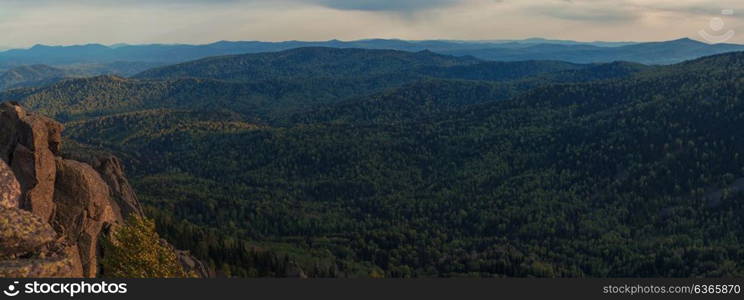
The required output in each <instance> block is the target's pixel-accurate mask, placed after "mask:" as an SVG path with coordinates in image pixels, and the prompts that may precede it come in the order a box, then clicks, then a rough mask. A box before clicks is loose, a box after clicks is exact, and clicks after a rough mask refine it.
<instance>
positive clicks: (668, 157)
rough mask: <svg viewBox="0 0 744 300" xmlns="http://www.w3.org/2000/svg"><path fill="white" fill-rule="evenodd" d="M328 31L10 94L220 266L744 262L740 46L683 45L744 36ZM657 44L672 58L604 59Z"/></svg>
mask: <svg viewBox="0 0 744 300" xmlns="http://www.w3.org/2000/svg"><path fill="white" fill-rule="evenodd" d="M335 43H342V42H335ZM438 43H453V42H438ZM505 44H508V43H505ZM221 45H222V46H223V47H224V48H229V46H231V45H233V46H234V44H232V43H227V44H225V43H222V44H221ZM270 45H273V44H270ZM264 46H265V45H264ZM320 46H322V45H313V47H301V48H294V47H290V48H291V49H276V51H269V52H267V53H244V52H246V51H243V52H241V53H229V54H230V55H226V56H217V57H209V58H199V59H197V60H195V61H189V62H179V63H177V64H173V65H167V66H158V67H155V68H151V69H148V70H144V71H142V72H138V73H137V74H136V75H133V76H131V78H125V77H120V76H111V75H105V76H95V77H86V78H67V79H63V80H60V81H57V82H55V83H51V84H47V85H43V86H35V87H26V88H16V89H10V90H6V91H4V92H2V93H0V101H14V102H17V103H20V104H21V105H23V106H25V107H27V108H29V109H32V110H34V111H38V112H41V113H44V114H46V115H49V116H52V117H54V118H56V119H58V120H60V121H62V122H63V123H64V125H65V127H66V130H65V136H64V138H65V143H64V144H63V147H64V148H63V149H62V152H63V154H65V155H70V156H79V155H80V153H86V152H89V151H90V152H108V153H113V154H116V155H117V156H119V157H121V159H122V161H123V163H124V165H125V166H126V168H127V172H128V173H129V174H130V175H131V178H130V179H131V181H132V185H133V187H134V189H135V190H136V191H137V192H138V195H139V196H140V198H141V201H142V203H143V205H144V206H145V210H146V211H147V214H148V215H150V216H153V217H154V218H155V219H156V221H157V226H158V230H159V232H160V234H161V235H163V236H164V237H166V238H167V239H168V240H169V241H171V242H172V243H173V244H174V245H175V246H176V247H178V248H182V249H188V250H191V251H192V253H193V254H194V255H196V256H197V257H199V258H201V259H202V260H203V261H205V262H206V264H207V265H208V266H210V268H213V269H215V270H217V273H218V274H220V275H221V276H238V277H256V276H286V274H290V273H296V272H292V271H296V270H297V269H299V270H301V272H302V273H303V274H304V275H306V276H310V277H378V276H386V277H433V276H440V277H460V276H482V277H499V276H516V277H697V276H700V277H720V276H741V275H742V274H744V265H742V263H741V262H742V261H744V260H743V259H744V252H743V251H741V247H740V242H739V241H738V239H739V238H738V236H739V235H740V233H741V232H740V231H741V228H742V225H744V218H742V217H741V216H744V206H743V205H742V203H744V202H742V201H741V200H742V199H744V198H742V194H741V191H742V189H741V186H740V184H738V183H740V182H741V180H742V178H744V158H742V156H741V153H743V152H744V141H743V140H741V139H739V138H737V136H736V135H735V134H732V132H731V128H740V127H742V126H744V115H742V113H741V112H742V111H744V102H742V99H744V97H743V96H744V95H743V94H742V92H744V90H743V89H742V86H744V81H742V78H744V73H743V72H744V71H742V70H744V52H731V53H724V54H715V55H712V56H706V57H701V58H695V59H691V60H688V59H690V58H692V57H686V56H687V55H693V52H695V51H694V50H691V49H698V50H700V51H703V50H704V51H703V52H700V53H697V54H694V55H693V56H695V55H701V53H710V54H714V53H715V52H717V51H728V50H732V49H736V47H738V46H736V45H705V44H703V45H700V43H698V42H694V41H691V40H679V41H673V42H662V43H649V44H631V45H609V46H608V45H570V44H569V45H566V44H561V45H552V46H544V44H539V43H538V44H537V45H531V46H523V47H526V48H524V49H521V50H522V52H523V53H526V54H525V55H531V54H529V53H531V52H530V51H531V50H528V49H529V48H532V47H537V48H538V49H544V48H550V49H564V50H565V49H566V47H568V48H571V49H580V51H579V52H576V53H584V54H585V55H584V56H587V55H588V54H586V53H598V52H593V51H599V50H597V49H595V48H601V50H602V51H603V52H602V53H604V54H596V56H594V55H590V56H589V57H590V58H586V57H585V58H582V59H578V58H577V59H576V60H577V61H559V60H556V59H558V58H560V57H551V58H550V59H549V60H528V61H489V60H487V59H482V58H478V57H475V56H471V55H469V54H463V55H462V56H459V55H447V54H442V53H439V52H446V51H441V50H440V51H435V50H431V49H429V50H426V49H414V51H401V50H395V49H386V50H382V49H358V48H357V47H352V48H347V47H335V48H334V47H320ZM126 47H127V46H118V47H116V49H122V48H126ZM135 47H136V46H135ZM153 47H161V46H153ZM168 47H170V46H168ZM173 47H181V46H173ZM508 47H511V46H505V47H502V48H500V49H502V50H503V49H507V48H508ZM197 48H198V47H197ZM199 49H204V48H199ZM662 49H666V50H662ZM680 49H687V50H680ZM701 49H703V50H701ZM104 50H105V49H104ZM450 50H451V49H450ZM502 50H499V51H502ZM512 50H513V49H512ZM512 50H509V51H512ZM564 50H561V51H564ZM105 51H108V50H105ZM241 51H242V50H241ZM452 51H454V50H452ZM462 51H480V50H478V48H470V49H468V50H462ZM503 51H506V50H503ZM551 51H552V50H551ZM577 51H578V50H577ZM581 51H584V52H581ZM587 51H588V52H587ZM664 51H666V55H663V54H664V53H665V52H664ZM705 51H712V52H705ZM247 52H250V51H247ZM503 53H507V52H503ZM510 53H516V52H510ZM633 53H635V54H633ZM223 54H227V53H223ZM641 54H642V55H643V56H644V57H645V59H648V60H655V61H656V62H655V63H664V65H653V64H641V63H638V61H642V62H648V61H643V60H640V59H628V60H629V61H615V59H610V60H607V62H594V61H593V60H594V59H598V60H599V61H603V58H602V57H610V56H612V55H614V56H621V55H624V56H623V57H625V58H632V57H637V56H634V55H641ZM603 55H608V56H603ZM577 57H578V56H577ZM600 58H602V59H600ZM584 59H589V60H592V62H589V63H583V62H584ZM680 60H685V61H684V62H679V63H674V64H668V65H667V64H666V63H671V62H674V61H680ZM31 73H33V72H31ZM29 78H34V76H29Z"/></svg>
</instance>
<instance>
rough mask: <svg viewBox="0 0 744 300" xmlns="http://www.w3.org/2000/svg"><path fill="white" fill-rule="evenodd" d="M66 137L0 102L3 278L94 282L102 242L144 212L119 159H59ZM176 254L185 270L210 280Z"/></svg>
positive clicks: (37, 117) (52, 123) (43, 120)
mask: <svg viewBox="0 0 744 300" xmlns="http://www.w3.org/2000/svg"><path fill="white" fill-rule="evenodd" d="M61 134H62V125H61V124H59V123H57V122H56V121H54V120H51V119H49V118H46V117H44V116H41V115H38V114H35V113H30V112H28V111H26V110H25V109H24V108H22V107H21V106H19V105H18V104H15V103H2V104H0V277H16V278H18V277H44V278H49V277H96V276H97V275H99V270H100V266H99V265H98V261H99V258H100V256H101V255H102V254H104V253H103V252H102V249H101V246H100V245H101V243H100V241H101V240H102V239H104V238H105V237H106V236H107V235H108V234H109V233H110V232H111V228H115V227H116V226H119V225H120V224H123V222H124V220H125V219H126V218H127V217H128V216H132V215H137V216H143V215H144V213H143V210H142V207H141V205H140V203H139V200H138V199H137V196H136V194H135V193H134V189H132V186H131V185H130V184H129V182H128V181H127V179H126V177H125V176H124V171H123V168H122V166H121V162H120V161H119V159H117V158H116V157H114V156H111V155H98V154H95V155H92V156H91V155H87V156H84V155H82V154H71V155H66V157H62V156H61V153H60V150H61V148H60V147H61V145H62V138H61ZM174 251H176V254H177V255H178V257H179V259H180V261H181V263H182V265H183V266H184V268H185V269H186V271H187V272H191V273H193V274H197V275H199V276H201V277H208V276H209V275H210V274H209V272H208V270H207V268H206V267H205V266H204V264H203V263H201V262H200V261H199V260H198V259H196V258H195V257H193V256H192V255H191V254H189V253H188V252H185V251H177V250H175V248H174Z"/></svg>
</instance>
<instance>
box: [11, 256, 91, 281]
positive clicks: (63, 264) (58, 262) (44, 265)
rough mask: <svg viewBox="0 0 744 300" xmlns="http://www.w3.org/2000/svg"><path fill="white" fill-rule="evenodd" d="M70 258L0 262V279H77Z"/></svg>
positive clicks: (73, 264)
mask: <svg viewBox="0 0 744 300" xmlns="http://www.w3.org/2000/svg"><path fill="white" fill-rule="evenodd" d="M75 268H76V267H75V263H74V261H73V258H71V257H64V256H62V257H52V258H34V259H16V260H6V261H0V277H1V278H78V277H80V276H76V273H75V272H76V271H75Z"/></svg>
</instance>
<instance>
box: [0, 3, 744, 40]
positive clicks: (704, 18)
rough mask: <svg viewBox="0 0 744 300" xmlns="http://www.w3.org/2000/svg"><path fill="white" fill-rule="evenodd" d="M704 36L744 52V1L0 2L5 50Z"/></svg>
mask: <svg viewBox="0 0 744 300" xmlns="http://www.w3.org/2000/svg"><path fill="white" fill-rule="evenodd" d="M724 10H727V11H724ZM732 12H733V14H731V13H732ZM724 13H725V14H724ZM701 30H706V32H707V33H708V35H709V36H713V37H719V36H726V37H728V36H729V35H730V33H729V31H731V32H733V33H734V34H733V35H731V38H729V39H727V40H726V41H727V42H732V43H740V44H744V1H742V0H718V1H712V0H64V1H60V0H0V32H2V34H1V35H0V48H11V47H12V48H24V47H30V46H33V45H35V44H46V45H71V44H88V43H101V44H109V45H110V44H116V43H129V44H149V43H188V44H205V43H210V42H215V41H220V40H233V41H238V40H258V41H285V40H305V41H321V40H330V39H340V40H357V39H367V38H399V39H407V40H426V39H449V40H498V39H522V38H530V37H543V38H552V39H569V40H578V41H661V40H672V39H678V38H683V37H689V38H694V39H697V40H702V37H701V35H700V31H701ZM727 34H728V35H727Z"/></svg>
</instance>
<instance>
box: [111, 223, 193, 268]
mask: <svg viewBox="0 0 744 300" xmlns="http://www.w3.org/2000/svg"><path fill="white" fill-rule="evenodd" d="M103 245H104V257H103V260H102V262H101V264H102V266H103V271H104V274H105V276H107V277H117V278H183V277H190V276H188V274H186V272H184V270H183V267H181V265H180V264H179V262H178V257H177V256H176V253H175V252H174V251H173V249H172V248H171V247H170V246H169V245H167V244H165V242H164V241H163V240H161V239H160V236H158V234H157V232H156V231H155V222H154V221H152V220H150V219H147V218H144V217H139V216H132V217H129V219H128V220H127V223H126V224H125V225H124V226H121V227H118V228H115V229H114V231H113V233H112V234H111V235H110V237H109V238H108V239H106V240H104V242H103Z"/></svg>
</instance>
